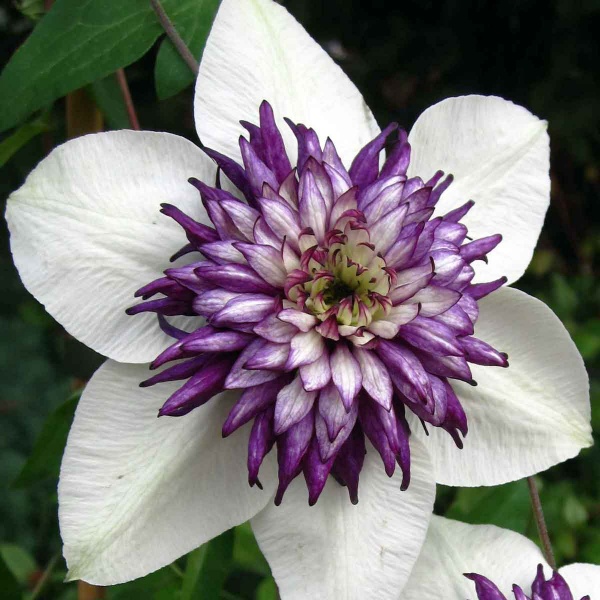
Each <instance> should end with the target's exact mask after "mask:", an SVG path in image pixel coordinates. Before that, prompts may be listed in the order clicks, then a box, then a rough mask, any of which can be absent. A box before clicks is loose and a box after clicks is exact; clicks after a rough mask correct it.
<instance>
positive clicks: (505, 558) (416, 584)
mask: <svg viewBox="0 0 600 600" xmlns="http://www.w3.org/2000/svg"><path fill="white" fill-rule="evenodd" d="M539 564H543V565H544V566H545V568H546V573H547V574H548V576H550V570H549V567H548V566H546V561H545V560H544V557H543V556H542V552H541V551H540V549H539V548H538V547H537V546H536V545H535V544H534V543H533V542H532V541H531V540H529V539H527V538H526V537H525V536H522V535H520V534H518V533H515V532H514V531H509V530H508V529H501V528H500V527H495V526H494V525H468V524H467V523H460V522H459V521H452V520H450V519H445V518H443V517H437V516H435V515H434V516H432V517H431V521H430V523H429V530H428V531H427V539H426V540H425V544H424V545H423V549H422V550H421V555H420V556H419V560H418V561H417V564H416V565H415V566H414V568H413V570H412V573H411V575H410V579H409V580H408V583H407V584H406V587H405V588H404V589H403V590H402V594H401V595H399V596H397V598H402V600H440V599H441V598H443V599H444V600H465V599H466V598H475V595H476V594H475V584H474V583H473V582H472V581H469V580H468V579H467V578H466V577H464V575H463V573H476V574H477V575H483V576H484V577H487V578H488V579H490V580H491V581H493V582H494V583H495V584H496V585H497V586H498V588H499V589H500V591H501V592H503V593H504V594H505V595H506V597H507V598H509V597H510V598H512V595H510V596H509V593H510V590H511V589H512V585H513V584H514V583H516V584H517V585H520V586H521V587H522V588H523V590H524V591H525V592H526V593H529V591H530V590H531V583H532V581H533V579H534V577H535V574H536V569H537V566H538V565H539ZM578 598H579V596H578Z"/></svg>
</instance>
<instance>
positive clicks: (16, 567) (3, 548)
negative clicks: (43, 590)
mask: <svg viewBox="0 0 600 600" xmlns="http://www.w3.org/2000/svg"><path fill="white" fill-rule="evenodd" d="M0 557H1V558H2V560H3V561H4V564H5V565H6V566H7V567H8V570H9V571H10V572H11V573H12V574H13V576H14V578H15V579H16V580H17V581H18V582H19V583H20V584H21V585H25V584H26V583H27V581H28V580H29V577H30V575H31V574H32V573H34V572H35V571H36V569H37V565H36V563H35V560H34V559H33V557H32V556H31V554H29V552H27V550H25V549H24V548H21V547H20V546H16V545H15V544H0Z"/></svg>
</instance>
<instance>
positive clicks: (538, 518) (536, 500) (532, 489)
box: [527, 477, 556, 571]
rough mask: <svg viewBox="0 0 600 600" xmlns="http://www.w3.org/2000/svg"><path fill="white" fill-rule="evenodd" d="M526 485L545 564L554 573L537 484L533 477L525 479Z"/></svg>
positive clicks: (550, 544) (554, 565)
mask: <svg viewBox="0 0 600 600" xmlns="http://www.w3.org/2000/svg"><path fill="white" fill-rule="evenodd" d="M527 485H528V487H529V496H530V497H531V506H532V508H533V516H534V517H535V522H536V524H537V528H538V533H539V534H540V539H541V540H542V549H543V551H544V557H545V559H546V562H547V563H548V564H549V565H550V566H551V567H552V569H553V570H554V571H556V560H555V558H554V552H553V551H552V543H551V542H550V535H549V534H548V527H547V525H546V520H545V519H544V510H543V509H542V502H541V500H540V494H539V492H538V489H537V484H536V483H535V479H534V478H533V477H528V478H527Z"/></svg>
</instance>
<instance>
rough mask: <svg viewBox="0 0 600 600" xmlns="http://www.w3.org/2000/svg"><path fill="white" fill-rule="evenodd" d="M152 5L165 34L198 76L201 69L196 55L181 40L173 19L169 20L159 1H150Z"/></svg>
mask: <svg viewBox="0 0 600 600" xmlns="http://www.w3.org/2000/svg"><path fill="white" fill-rule="evenodd" d="M150 4H151V5H152V9H153V10H154V12H155V13H156V16H157V17H158V20H159V22H160V24H161V25H162V27H163V29H164V30H165V33H166V34H167V36H168V37H169V39H170V40H171V42H172V43H173V46H175V49H176V50H177V52H179V55H180V56H181V58H182V59H183V60H184V62H185V64H186V65H187V66H188V67H189V68H190V69H191V71H192V73H194V74H196V73H197V72H198V69H199V68H200V65H199V64H198V61H197V60H196V59H195V58H194V55H193V54H192V53H191V52H190V49H189V48H188V47H187V46H186V44H185V42H184V41H183V40H182V39H181V36H180V35H179V33H178V32H177V29H175V26H174V25H173V23H172V21H171V19H169V16H168V15H167V13H166V12H165V9H164V8H163V7H162V4H161V3H160V2H159V0H150Z"/></svg>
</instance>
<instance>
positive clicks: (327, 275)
mask: <svg viewBox="0 0 600 600" xmlns="http://www.w3.org/2000/svg"><path fill="white" fill-rule="evenodd" d="M340 227H343V230H342V229H341V228H340ZM313 242H314V243H313ZM300 246H301V249H303V253H302V257H301V261H300V262H301V265H302V271H303V273H304V276H303V277H299V279H298V283H297V284H296V285H294V286H293V287H292V288H291V289H290V291H289V292H288V295H287V297H288V300H291V301H292V302H293V303H294V304H295V306H297V307H299V308H301V309H302V310H303V311H305V312H308V313H310V314H312V315H314V316H315V317H317V318H318V319H319V320H320V321H327V320H328V319H332V320H335V322H336V323H337V325H340V326H345V327H346V328H351V329H345V330H344V329H342V334H344V332H346V333H355V332H356V330H357V328H363V327H367V326H369V325H370V324H371V323H372V322H373V320H377V319H380V318H383V317H385V316H386V315H387V314H388V313H389V310H390V308H391V305H392V304H391V301H390V300H389V298H388V293H389V291H390V288H391V285H392V280H393V278H394V277H395V272H394V271H393V269H389V268H388V267H387V266H386V262H385V260H384V259H383V258H382V256H381V255H380V254H379V253H378V252H377V251H376V248H375V246H374V244H372V243H371V240H370V235H369V231H368V229H367V228H366V227H365V226H364V225H363V224H362V223H360V222H359V221H358V220H357V219H355V218H350V217H348V216H342V217H341V218H340V219H338V222H337V223H336V227H335V228H334V229H332V230H331V231H329V232H328V233H327V234H326V235H325V242H324V244H323V245H319V244H318V243H316V239H315V237H314V235H313V234H312V233H307V234H305V235H304V236H303V237H302V239H301V241H300Z"/></svg>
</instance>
